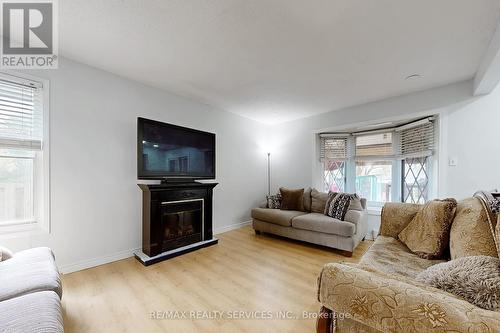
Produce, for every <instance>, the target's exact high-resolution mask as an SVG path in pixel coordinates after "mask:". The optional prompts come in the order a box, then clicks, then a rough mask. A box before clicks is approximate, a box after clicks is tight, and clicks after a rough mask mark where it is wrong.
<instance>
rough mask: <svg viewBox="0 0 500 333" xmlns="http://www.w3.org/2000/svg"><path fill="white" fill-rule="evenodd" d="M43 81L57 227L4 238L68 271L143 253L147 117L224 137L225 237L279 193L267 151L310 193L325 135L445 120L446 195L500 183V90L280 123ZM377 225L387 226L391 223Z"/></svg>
mask: <svg viewBox="0 0 500 333" xmlns="http://www.w3.org/2000/svg"><path fill="white" fill-rule="evenodd" d="M31 74H33V75H36V76H39V77H42V78H48V79H49V80H50V85H51V96H50V103H51V107H50V112H51V118H50V132H51V142H50V148H51V170H50V171H51V179H50V180H51V229H52V232H51V234H50V235H46V234H31V235H29V236H26V235H25V234H22V235H19V234H17V235H7V236H6V235H2V236H0V244H2V245H5V246H9V247H12V248H13V249H14V250H20V249H23V248H28V247H33V246H42V245H43V246H50V247H52V248H53V250H54V251H55V253H56V256H57V261H58V263H59V265H60V266H61V267H62V268H63V270H64V271H70V270H76V269H81V268H84V267H90V266H93V265H97V264H101V263H105V262H108V261H112V260H116V259H119V258H124V257H127V256H130V254H131V251H132V250H133V249H136V248H139V247H140V244H141V216H140V207H141V206H140V200H141V193H140V190H139V188H138V187H137V185H136V184H137V180H136V147H135V145H136V142H135V141H136V118H137V117H138V116H142V117H146V118H152V119H156V120H159V121H165V122H170V123H175V124H178V125H182V126H188V127H193V128H198V129H201V130H206V131H212V132H215V133H217V181H218V182H220V184H219V185H218V186H217V187H216V189H215V211H214V223H215V228H216V229H217V230H225V229H227V228H229V227H231V225H234V224H238V223H241V222H244V221H247V220H249V219H250V216H249V212H250V209H251V208H252V207H254V206H255V205H256V204H257V203H259V202H260V201H261V200H262V198H263V196H264V195H265V193H266V192H267V188H266V154H265V152H266V151H267V149H268V148H264V147H265V146H267V147H272V149H271V151H272V156H271V157H272V186H273V190H277V189H278V187H279V186H288V187H306V186H310V185H312V184H313V178H314V177H313V175H314V174H315V173H316V172H317V170H316V169H315V168H316V167H317V165H315V164H316V162H315V161H316V153H315V140H314V138H315V133H317V132H319V131H324V130H328V129H335V128H338V127H344V126H346V127H347V126H351V125H354V124H357V125H360V124H363V123H370V122H380V121H386V120H398V119H404V118H407V117H413V116H420V115H422V116H423V115H428V114H436V113H439V114H440V115H441V142H440V155H439V157H440V163H439V174H440V175H439V191H438V194H439V196H440V197H445V196H453V197H457V198H462V197H465V196H468V195H471V194H472V193H473V192H474V191H475V190H477V189H491V188H496V187H498V188H500V174H499V173H498V169H497V167H496V166H497V165H499V162H500V154H498V145H497V143H498V139H497V137H496V135H495V134H496V133H497V131H498V124H500V90H499V89H497V90H496V91H495V92H494V93H492V94H491V95H488V96H484V97H480V98H473V97H472V96H471V82H469V81H468V82H462V83H457V84H453V85H449V86H446V87H441V88H436V89H431V90H427V91H423V92H419V93H414V94H410V95H406V96H400V97H395V98H389V99H386V100H383V101H379V102H374V103H368V104H365V105H361V106H355V107H351V108H346V109H342V110H338V111H335V112H330V113H326V114H322V115H318V116H314V117H310V118H306V119H301V120H298V121H293V122H288V123H284V124H281V125H277V126H274V127H272V128H269V127H267V126H265V125H262V124H259V123H256V122H253V121H251V120H248V119H245V118H242V117H239V116H236V115H233V114H230V113H226V112H223V111H219V110H216V109H214V108H212V107H209V106H207V105H204V104H200V103H198V102H196V101H193V100H189V99H185V98H182V97H179V96H176V95H172V94H169V93H167V92H165V91H162V90H157V89H155V88H151V87H148V86H145V85H141V84H139V83H135V82H133V81H130V80H127V79H124V78H121V77H118V76H115V75H113V74H110V73H106V72H104V71H100V70H97V69H94V68H91V67H88V66H85V65H82V64H79V63H75V62H72V61H69V60H66V59H61V61H60V68H59V69H58V70H53V71H43V70H41V71H34V72H31ZM271 135H272V137H271ZM450 156H451V157H455V158H457V160H458V165H457V166H456V167H449V166H448V165H447V160H448V158H449V157H450ZM370 221H371V224H372V227H373V228H376V227H377V226H376V224H377V223H378V222H379V219H378V218H375V217H370Z"/></svg>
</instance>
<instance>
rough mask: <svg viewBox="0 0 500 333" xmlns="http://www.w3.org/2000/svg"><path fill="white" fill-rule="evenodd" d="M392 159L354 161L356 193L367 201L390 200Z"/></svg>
mask: <svg viewBox="0 0 500 333" xmlns="http://www.w3.org/2000/svg"><path fill="white" fill-rule="evenodd" d="M391 186H392V161H356V193H358V194H359V195H360V196H361V197H363V198H366V200H367V201H369V202H388V201H391V193H392V191H391Z"/></svg>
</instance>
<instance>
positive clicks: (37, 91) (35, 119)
mask: <svg viewBox="0 0 500 333" xmlns="http://www.w3.org/2000/svg"><path fill="white" fill-rule="evenodd" d="M42 105H43V103H42V84H41V83H38V82H32V81H28V80H24V79H20V78H17V77H15V76H10V75H4V74H2V75H0V148H15V149H29V150H41V149H42V135H43V107H42Z"/></svg>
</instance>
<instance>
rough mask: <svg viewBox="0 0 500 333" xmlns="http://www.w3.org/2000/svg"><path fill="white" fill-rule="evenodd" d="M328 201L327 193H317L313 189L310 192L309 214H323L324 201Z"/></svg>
mask: <svg viewBox="0 0 500 333" xmlns="http://www.w3.org/2000/svg"><path fill="white" fill-rule="evenodd" d="M327 200H328V193H324V192H319V191H318V190H317V189H315V188H313V189H312V190H311V213H321V214H323V213H324V212H325V205H326V201H327Z"/></svg>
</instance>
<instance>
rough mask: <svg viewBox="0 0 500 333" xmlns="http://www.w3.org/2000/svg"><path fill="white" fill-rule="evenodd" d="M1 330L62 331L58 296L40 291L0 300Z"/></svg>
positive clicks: (40, 332)
mask: <svg viewBox="0 0 500 333" xmlns="http://www.w3.org/2000/svg"><path fill="white" fill-rule="evenodd" d="M0 326H1V329H0V331H2V332H38V333H57V332H61V333H62V332H64V328H63V319H62V314H61V302H60V300H59V296H58V295H57V294H56V293H54V292H53V291H40V292H36V293H32V294H27V295H23V296H20V297H16V298H11V299H9V300H5V301H3V302H0Z"/></svg>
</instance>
